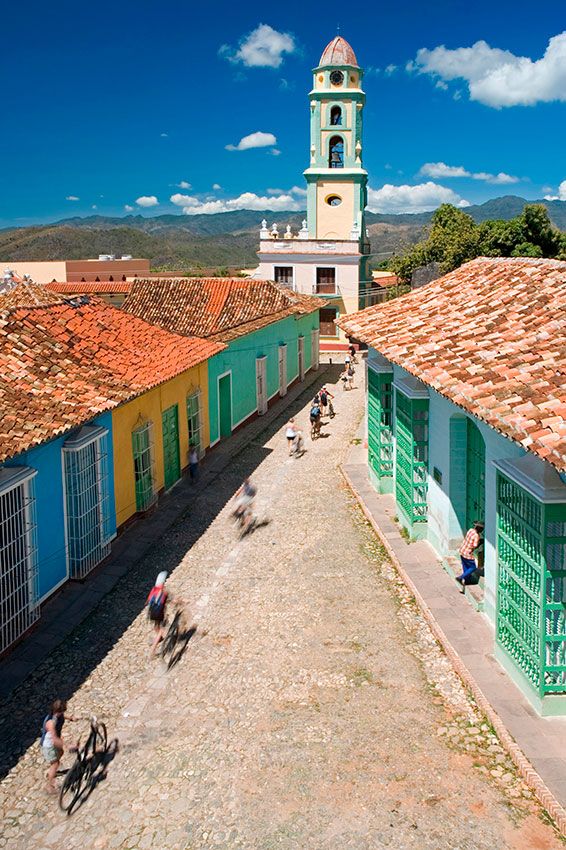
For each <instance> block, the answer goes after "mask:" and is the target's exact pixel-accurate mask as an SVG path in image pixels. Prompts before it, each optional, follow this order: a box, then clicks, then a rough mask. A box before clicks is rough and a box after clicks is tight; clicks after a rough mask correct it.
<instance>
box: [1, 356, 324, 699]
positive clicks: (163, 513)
mask: <svg viewBox="0 0 566 850" xmlns="http://www.w3.org/2000/svg"><path fill="white" fill-rule="evenodd" d="M324 359H326V360H328V359H329V358H324ZM334 360H336V357H334ZM331 364H332V358H330V363H328V362H326V363H325V362H322V360H321V364H320V368H319V369H318V371H312V370H311V371H309V372H307V373H306V375H305V380H304V381H303V382H298V383H296V384H295V385H294V386H293V387H291V388H290V390H289V391H288V393H287V395H286V396H284V397H283V398H281V399H277V400H276V401H275V403H273V404H272V405H271V406H270V408H269V410H268V411H267V413H266V414H265V415H264V416H261V417H258V418H257V419H254V420H253V421H252V422H250V423H249V424H248V425H245V426H244V427H243V428H240V429H239V430H238V431H236V432H235V433H234V434H233V435H232V436H231V437H230V438H229V439H227V440H223V441H222V442H221V443H219V444H218V445H217V446H215V447H214V448H213V449H212V451H211V452H210V454H208V455H207V456H206V457H205V458H204V460H203V461H202V462H201V469H200V478H199V481H198V484H197V485H196V486H195V485H193V484H192V483H191V481H190V479H189V477H188V475H184V476H183V477H182V478H181V479H180V480H179V482H178V483H177V484H176V485H175V486H174V488H173V489H172V490H171V491H169V492H168V493H165V494H164V495H162V496H161V497H160V499H159V502H158V504H157V506H156V508H155V509H154V510H153V512H151V513H149V514H148V515H147V516H145V517H143V518H141V519H139V520H137V521H136V522H134V523H133V524H132V525H130V526H129V527H128V528H126V529H125V530H124V531H123V532H122V533H121V534H120V535H119V536H118V537H117V538H116V539H115V540H114V542H113V544H112V552H111V554H110V556H109V557H108V558H107V559H106V560H105V561H104V563H103V564H101V565H100V566H99V567H98V568H96V569H95V570H94V571H93V572H92V573H91V574H90V575H88V576H87V578H86V579H85V580H84V581H70V582H68V583H67V584H66V585H64V587H63V588H62V590H61V591H60V592H59V593H57V594H56V595H55V596H54V597H53V598H52V599H51V600H49V601H48V602H47V603H46V605H45V606H44V608H43V610H42V615H41V619H40V620H39V622H38V623H37V625H36V626H35V627H34V629H33V631H32V632H31V633H30V634H29V636H28V637H26V638H25V639H24V640H23V641H22V642H21V643H20V644H18V645H17V646H16V647H15V648H14V649H13V650H12V651H11V652H9V653H8V654H7V655H6V657H5V658H4V659H3V660H2V661H0V699H2V700H5V699H7V698H8V697H9V695H10V693H12V691H13V690H14V689H15V688H17V687H18V686H19V685H20V684H21V683H22V682H24V681H25V680H26V679H27V677H28V676H29V675H30V674H31V673H32V672H33V671H34V670H36V669H37V667H38V666H39V664H41V662H42V661H43V660H44V659H45V658H47V656H48V655H49V653H50V652H52V651H53V649H55V648H56V647H57V646H59V645H60V644H61V643H62V642H63V641H64V640H65V638H66V637H68V636H69V635H70V634H72V632H73V631H74V630H75V629H76V627H77V626H78V625H80V623H82V622H84V620H85V619H86V618H87V617H88V616H89V614H90V613H91V612H92V611H93V610H94V609H95V608H96V606H97V605H98V604H99V603H100V601H101V599H102V598H103V597H104V596H106V594H107V593H109V591H110V590H112V588H113V587H115V585H116V583H117V582H118V581H119V580H120V579H121V578H122V577H123V576H125V575H126V573H127V572H128V571H129V570H130V569H131V568H132V566H133V565H134V564H136V563H137V562H138V561H139V560H140V559H141V558H142V557H143V556H144V555H145V554H147V552H148V551H149V550H150V548H151V547H152V546H154V545H155V543H156V541H157V540H159V539H160V538H161V537H162V536H163V535H164V534H165V532H166V531H167V530H168V529H169V528H171V526H172V525H173V524H174V523H175V522H176V521H177V520H178V519H179V517H181V516H182V515H183V514H184V513H185V511H186V510H187V509H188V508H190V507H191V506H194V505H195V503H196V501H197V500H198V499H199V498H200V497H202V494H203V493H205V492H206V491H207V489H208V488H209V487H210V485H213V484H214V482H215V481H216V480H217V479H218V478H219V476H221V475H222V473H223V472H224V470H225V469H226V468H227V467H228V465H229V464H230V463H231V461H232V460H233V459H234V458H235V457H237V455H238V454H240V452H242V451H243V450H244V449H245V448H246V447H247V446H248V445H249V444H250V443H252V442H253V441H254V440H255V439H256V438H257V436H258V435H259V434H261V433H262V432H264V431H265V429H266V428H267V427H268V426H269V425H270V424H271V423H272V422H274V421H275V420H276V419H277V418H278V417H280V416H281V414H282V413H283V412H284V411H285V410H287V409H289V415H290V416H291V415H293V413H294V412H296V410H297V409H298V407H297V404H296V402H297V399H298V398H299V397H300V396H301V395H302V394H303V393H304V392H305V390H307V389H308V388H309V386H311V385H313V384H316V385H318V384H322V383H323V382H324V381H325V380H329V379H330V376H332V375H334V373H337V371H338V367H337V366H332V365H331ZM299 407H300V405H299Z"/></svg>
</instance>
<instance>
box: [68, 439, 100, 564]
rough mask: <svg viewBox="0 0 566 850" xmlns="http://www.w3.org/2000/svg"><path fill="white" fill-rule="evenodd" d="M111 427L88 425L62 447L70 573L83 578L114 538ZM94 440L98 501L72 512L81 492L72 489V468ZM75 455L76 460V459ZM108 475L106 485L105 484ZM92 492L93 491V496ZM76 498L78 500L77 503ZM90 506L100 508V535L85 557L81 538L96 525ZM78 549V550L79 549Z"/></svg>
mask: <svg viewBox="0 0 566 850" xmlns="http://www.w3.org/2000/svg"><path fill="white" fill-rule="evenodd" d="M107 439H108V430H107V429H106V428H101V427H98V426H95V425H84V426H83V427H82V428H81V429H80V430H79V431H78V432H77V433H76V434H75V435H73V436H72V437H70V438H69V439H68V440H66V442H65V443H64V444H63V448H62V472H63V494H64V504H65V540H66V549H67V573H68V575H69V577H70V578H73V579H82V578H84V577H85V576H86V575H88V573H90V572H91V570H93V569H94V568H95V567H96V566H97V564H99V563H100V562H101V561H103V560H104V559H105V558H106V557H107V556H108V555H109V554H110V540H111V536H108V535H107V534H106V532H105V524H106V521H107V519H108V513H107V512H108V511H109V509H110V506H109V505H108V504H106V503H107V502H108V501H109V487H108V475H109V470H108V449H107ZM93 444H94V457H95V463H94V466H95V469H94V474H95V476H96V478H95V484H96V494H97V501H96V503H94V502H93V501H92V500H91V503H90V506H89V510H87V512H86V513H83V514H77V515H70V513H69V509H70V507H71V506H73V508H74V507H75V506H76V505H77V503H78V501H79V500H78V497H79V493H72V492H70V488H69V479H70V476H71V474H74V470H73V469H72V464H73V460H76V461H78V463H79V464H81V459H80V458H79V454H80V453H81V452H84V451H85V449H87V448H89V447H90V446H92V445H93ZM72 459H73V460H72ZM88 468H89V467H88V466H83V467H82V469H80V470H79V474H80V473H84V472H85V471H86V470H87V469H88ZM77 477H78V476H77ZM104 479H106V486H105V487H104V488H103V483H104ZM89 489H91V490H92V487H88V486H87V489H86V490H84V491H82V495H83V497H84V494H87V493H88V490H89ZM91 495H92V494H89V496H90V497H91ZM73 499H74V500H75V504H73ZM90 510H97V511H98V539H97V540H96V541H93V542H92V543H91V545H90V549H88V550H87V551H86V552H84V553H83V554H82V557H78V556H77V552H79V551H80V549H79V541H80V540H85V539H87V538H86V535H87V534H89V533H91V534H92V532H93V531H94V529H95V527H93V526H90V525H88V521H87V520H86V519H85V517H87V516H88V513H89V512H90ZM75 528H78V531H79V534H78V535H77V536H76V537H75V536H74V535H73V538H72V539H71V529H73V530H74V529H75ZM75 549H76V550H77V551H75Z"/></svg>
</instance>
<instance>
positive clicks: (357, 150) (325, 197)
mask: <svg viewBox="0 0 566 850" xmlns="http://www.w3.org/2000/svg"><path fill="white" fill-rule="evenodd" d="M313 76H314V80H313V88H312V91H311V92H310V95H309V96H310V111H311V144H310V166H309V168H307V170H306V171H305V178H306V181H307V222H308V230H309V238H311V239H360V240H361V239H362V238H363V239H364V241H365V227H364V209H365V206H366V200H367V188H366V187H367V171H365V169H364V168H363V165H362V126H363V111H364V104H365V94H364V92H363V90H362V87H361V84H362V76H363V71H362V69H361V68H360V67H359V65H358V60H357V59H356V54H355V53H354V51H353V50H352V48H351V47H350V45H349V44H348V42H347V41H346V40H345V39H344V38H342V37H341V36H337V37H336V38H334V39H333V40H332V41H331V42H330V44H329V45H328V46H327V47H326V49H325V50H324V52H323V54H322V56H321V58H320V63H319V65H318V67H316V68H315V69H314V71H313Z"/></svg>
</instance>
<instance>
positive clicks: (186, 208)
mask: <svg viewBox="0 0 566 850" xmlns="http://www.w3.org/2000/svg"><path fill="white" fill-rule="evenodd" d="M170 201H171V203H173V204H175V205H176V206H178V207H182V208H183V212H184V213H185V214H186V215H196V214H197V213H206V214H208V215H211V214H212V213H219V212H230V211H231V210H271V211H272V212H273V211H279V210H288V211H290V212H291V211H297V210H301V209H304V203H303V201H302V200H300V199H298V198H297V197H294V196H293V195H292V194H291V193H290V192H283V193H281V194H279V195H256V194H255V193H254V192H243V193H242V194H241V195H239V196H238V197H237V198H228V199H227V200H222V201H220V200H213V201H211V200H204V201H203V200H201V199H200V198H196V197H191V196H190V195H181V194H176V195H171V198H170Z"/></svg>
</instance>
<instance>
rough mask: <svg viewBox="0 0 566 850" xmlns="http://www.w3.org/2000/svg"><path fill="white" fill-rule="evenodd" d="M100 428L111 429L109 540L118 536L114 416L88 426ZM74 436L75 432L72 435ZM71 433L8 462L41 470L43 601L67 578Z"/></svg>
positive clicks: (38, 506) (38, 507)
mask: <svg viewBox="0 0 566 850" xmlns="http://www.w3.org/2000/svg"><path fill="white" fill-rule="evenodd" d="M87 424H88V425H97V426H100V427H102V428H106V429H107V430H108V436H107V438H106V439H107V448H108V507H109V515H108V517H107V523H106V527H105V529H104V530H105V533H106V535H107V536H108V537H113V536H114V535H115V533H116V513H115V507H114V463H113V454H112V415H111V414H110V413H105V414H103V415H102V416H98V417H97V418H96V419H93V420H92V421H91V422H88V423H85V425H87ZM71 433H72V432H71ZM69 436H70V434H65V435H64V436H63V437H59V438H58V439H56V440H51V441H50V442H49V443H44V444H43V445H41V446H37V447H35V448H33V449H30V450H29V451H27V452H23V453H22V454H20V455H17V456H16V457H13V458H11V459H10V460H9V461H7V462H6V464H5V466H29V467H30V468H31V469H35V470H36V471H37V475H36V476H35V477H34V479H33V485H34V490H35V519H36V523H37V559H38V571H39V598H40V599H45V598H46V597H48V596H49V595H50V593H52V592H53V591H54V590H55V589H56V588H57V587H58V586H59V585H60V584H62V582H64V581H66V579H67V552H66V548H65V514H64V494H63V453H62V449H63V445H64V443H65V440H66V439H67V438H68V437H69Z"/></svg>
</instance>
